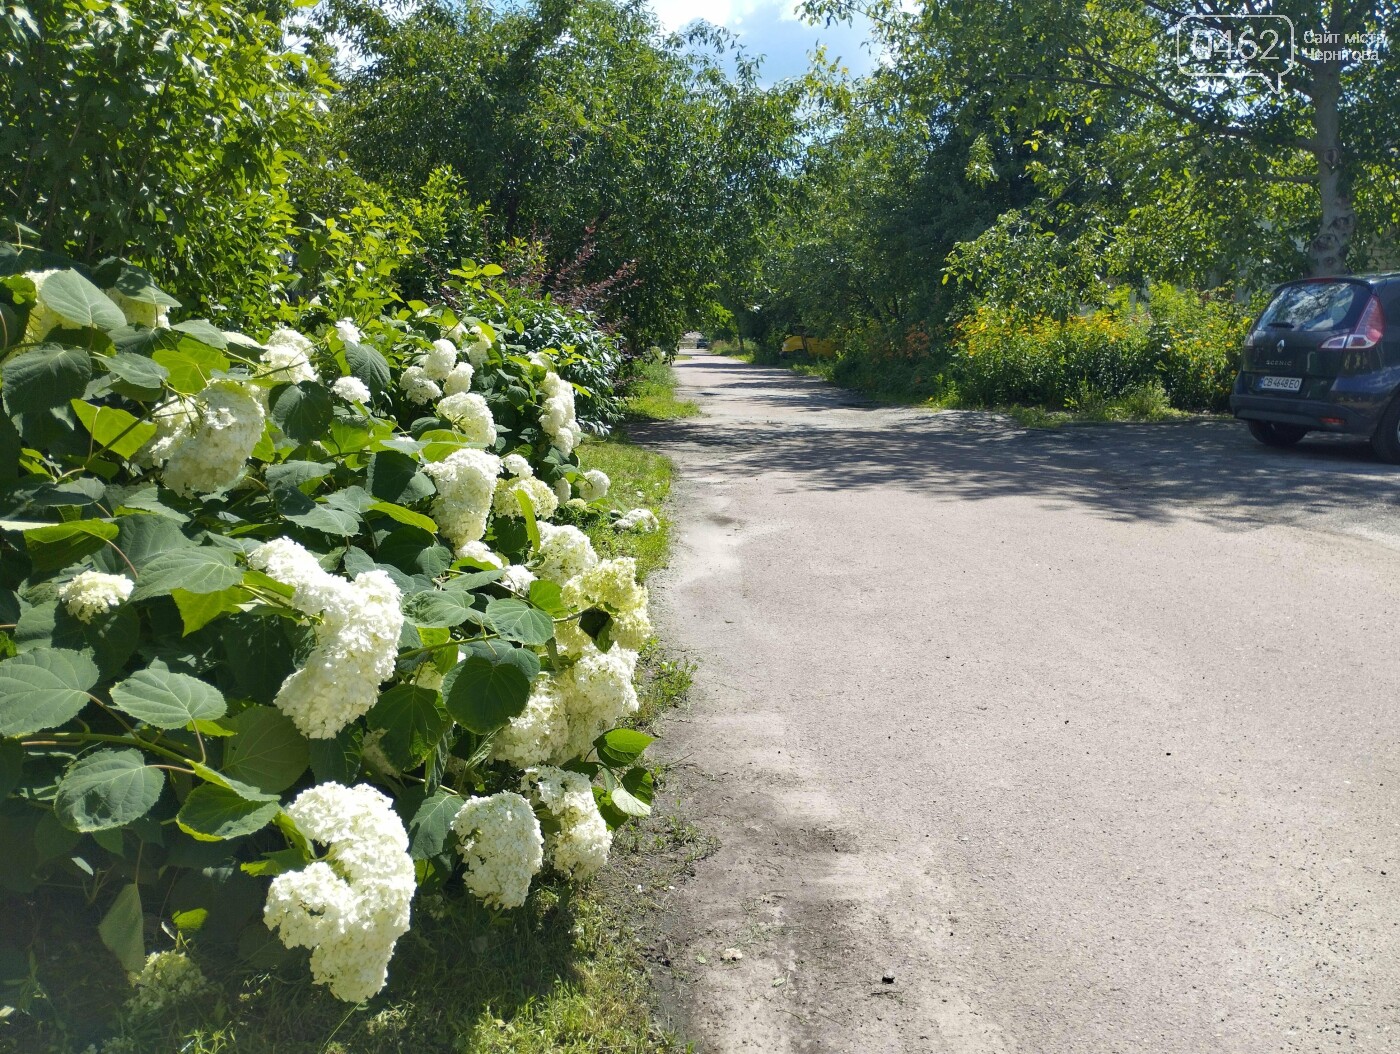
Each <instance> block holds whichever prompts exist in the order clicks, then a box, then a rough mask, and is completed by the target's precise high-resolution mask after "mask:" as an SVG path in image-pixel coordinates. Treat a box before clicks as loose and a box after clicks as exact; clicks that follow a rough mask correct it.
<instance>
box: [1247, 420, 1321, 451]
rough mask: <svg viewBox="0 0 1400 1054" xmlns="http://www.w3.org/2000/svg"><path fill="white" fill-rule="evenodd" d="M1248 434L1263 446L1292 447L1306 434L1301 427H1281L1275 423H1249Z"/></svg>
mask: <svg viewBox="0 0 1400 1054" xmlns="http://www.w3.org/2000/svg"><path fill="white" fill-rule="evenodd" d="M1249 434H1250V435H1252V436H1253V437H1254V438H1255V439H1257V440H1259V442H1261V443H1263V444H1264V445H1265V446H1279V447H1284V446H1294V445H1296V444H1297V442H1298V440H1300V439H1302V438H1303V436H1305V435H1307V434H1308V429H1306V428H1304V427H1303V426H1302V425H1283V424H1279V423H1278V422H1277V421H1250V422H1249Z"/></svg>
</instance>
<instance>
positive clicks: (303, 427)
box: [269, 381, 335, 443]
mask: <svg viewBox="0 0 1400 1054" xmlns="http://www.w3.org/2000/svg"><path fill="white" fill-rule="evenodd" d="M269 408H270V411H271V414H272V419H273V420H274V421H276V422H277V427H278V428H280V429H282V431H283V432H284V433H286V435H287V437H288V438H290V439H292V440H293V441H294V442H297V443H314V442H315V441H316V440H318V439H320V438H322V437H323V436H324V435H325V434H326V429H328V428H329V427H330V424H331V417H332V416H333V415H334V412H335V402H334V400H332V399H331V393H330V391H329V390H328V389H327V388H326V386H325V385H324V384H321V383H320V382H319V381H298V382H297V383H296V384H283V385H279V386H278V387H276V388H274V389H272V398H271V400H270V403H269Z"/></svg>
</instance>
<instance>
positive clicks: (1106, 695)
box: [644, 356, 1400, 1054]
mask: <svg viewBox="0 0 1400 1054" xmlns="http://www.w3.org/2000/svg"><path fill="white" fill-rule="evenodd" d="M677 372H678V374H679V376H680V378H681V384H682V385H683V388H684V392H683V394H684V395H687V396H689V397H691V398H694V399H696V400H697V401H698V402H699V403H700V405H701V407H702V408H703V410H704V412H705V415H706V416H703V417H699V418H694V419H690V420H685V421H679V422H675V423H672V424H666V425H658V426H656V427H655V428H653V429H651V430H650V431H649V432H648V433H647V435H646V436H645V437H644V439H645V441H647V442H649V443H651V444H653V445H655V446H656V447H657V448H659V449H661V450H663V451H664V452H665V453H667V454H669V455H670V456H671V457H673V458H674V459H675V461H676V463H677V466H678V487H677V490H676V492H675V494H676V497H675V507H674V509H673V516H674V517H675V519H676V521H677V525H678V544H677V551H676V555H675V559H674V561H673V565H672V568H671V569H670V571H669V572H668V573H667V575H666V577H664V578H663V579H662V580H661V581H660V583H659V585H658V586H657V587H656V588H655V589H654V596H655V600H654V606H655V608H656V610H657V612H658V616H659V622H660V625H661V628H662V632H663V636H664V637H665V638H666V639H667V640H668V642H670V643H671V644H672V645H673V646H674V647H677V648H679V649H680V650H682V651H684V652H685V653H687V654H689V655H690V656H691V657H693V658H694V659H695V660H696V661H697V662H698V663H699V671H698V673H697V684H698V688H697V693H696V698H695V703H694V706H693V708H692V709H691V711H690V712H689V713H687V714H683V715H680V716H677V717H675V718H673V719H672V720H670V721H669V722H668V723H667V725H666V726H665V728H664V736H665V739H664V743H663V744H659V745H658V746H660V747H661V749H662V751H663V756H664V757H665V758H667V759H669V760H670V761H671V762H672V764H673V768H672V771H671V775H670V777H669V779H668V781H667V786H668V798H667V800H666V802H665V803H664V808H665V809H668V810H669V809H678V810H680V811H681V812H682V813H683V814H684V815H687V816H689V817H690V818H691V819H693V820H694V821H695V822H696V823H697V824H698V825H699V826H700V827H701V828H702V829H703V830H706V831H708V832H710V833H712V834H714V835H716V836H717V837H718V838H719V839H720V840H721V842H722V847H721V848H720V850H719V851H718V852H717V853H716V854H715V855H713V856H712V857H710V858H709V859H707V860H705V861H703V862H702V863H701V864H700V865H699V867H698V874H697V875H696V876H695V878H694V879H693V880H690V881H687V882H685V883H682V884H680V885H679V886H678V887H677V888H676V889H675V890H674V891H673V892H670V893H668V894H666V897H665V900H664V903H663V908H664V910H663V911H662V912H661V913H660V915H659V918H658V925H659V926H660V927H661V930H662V936H661V937H660V938H658V953H657V958H658V960H660V961H664V962H668V963H669V964H670V965H669V968H662V967H658V972H657V983H658V984H659V985H660V986H661V988H662V989H663V992H669V994H670V997H671V998H672V999H673V1002H674V1005H675V1006H676V1007H677V1008H678V1009H677V1015H678V1016H677V1019H676V1020H677V1023H678V1024H679V1025H680V1026H681V1027H682V1028H683V1029H684V1031H685V1032H686V1033H687V1034H688V1035H689V1037H690V1038H692V1039H693V1040H694V1042H695V1043H696V1047H697V1049H698V1050H699V1051H702V1052H706V1054H710V1052H729V1051H753V1052H763V1054H781V1052H786V1051H798V1052H809V1051H813V1052H815V1051H821V1052H826V1051H850V1052H853V1054H865V1052H876V1054H880V1052H896V1051H899V1052H902V1051H911V1052H912V1051H920V1052H923V1051H929V1052H941V1051H956V1052H976V1054H982V1052H1021V1054H1110V1052H1130V1051H1131V1052H1138V1051H1141V1052H1153V1054H1207V1052H1217V1051H1219V1052H1231V1054H1234V1052H1242V1054H1243V1052H1255V1051H1259V1052H1264V1051H1270V1052H1272V1051H1376V1052H1381V1051H1400V899H1398V898H1397V893H1400V828H1398V827H1397V824H1400V809H1397V804H1400V705H1398V704H1400V663H1398V662H1397V658H1400V510H1397V499H1398V498H1400V470H1397V469H1395V468H1392V467H1389V466H1385V465H1381V464H1379V463H1377V462H1376V461H1374V460H1373V459H1372V457H1371V454H1370V453H1369V450H1368V449H1367V447H1366V446H1365V445H1364V444H1358V443H1354V442H1346V441H1339V440H1335V439H1330V438H1329V439H1323V440H1319V441H1313V440H1308V441H1305V443H1304V444H1303V445H1302V446H1301V447H1299V448H1298V449H1297V450H1296V451H1291V452H1279V451H1272V450H1267V449H1265V448H1263V447H1260V446H1257V445H1256V444H1255V443H1254V442H1253V441H1252V440H1251V439H1250V438H1249V436H1248V435H1247V433H1246V432H1245V430H1244V428H1243V426H1241V425H1237V424H1234V423H1233V422H1223V421H1212V422H1196V423H1189V424H1171V425H1157V426H1133V425H1119V426H1100V427H1082V428H1069V429H1063V430H1059V431H1026V430H1023V429H1020V428H1018V427H1016V426H1014V425H1012V424H1010V423H1009V422H1007V421H1005V420H1003V419H1000V418H997V417H993V416H990V415H982V414H971V413H946V414H931V413H927V412H923V411H917V410H908V409H890V408H873V407H868V406H863V405H861V404H860V402H859V401H858V400H856V399H855V398H854V397H852V396H849V395H848V394H846V393H843V392H840V391H838V390H837V389H834V388H831V387H829V386H826V385H823V384H821V383H819V382H816V381H811V380H806V379H803V378H800V377H796V376H794V375H792V374H791V373H789V372H787V371H784V370H775V369H764V368H760V367H752V366H746V365H743V364H740V363H736V362H733V361H732V360H726V359H722V358H717V357H713V356H696V357H694V358H691V359H689V360H684V361H681V362H680V363H678V365H677ZM736 951H737V952H738V953H739V955H740V956H741V957H738V958H736V957H735V955H734V952H736ZM886 977H889V978H892V981H889V982H887V981H886V980H885V978H886Z"/></svg>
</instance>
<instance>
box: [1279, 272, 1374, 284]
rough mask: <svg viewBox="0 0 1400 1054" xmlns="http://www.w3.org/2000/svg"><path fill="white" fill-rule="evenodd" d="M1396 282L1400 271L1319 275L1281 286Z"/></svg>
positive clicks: (1290, 281) (1293, 279)
mask: <svg viewBox="0 0 1400 1054" xmlns="http://www.w3.org/2000/svg"><path fill="white" fill-rule="evenodd" d="M1395 281H1400V271H1377V272H1373V273H1371V274H1326V275H1318V276H1317V277H1316V278H1292V279H1289V280H1288V281H1287V282H1280V283H1279V285H1280V286H1285V285H1307V284H1308V283H1309V282H1365V283H1367V284H1368V285H1378V284H1386V283H1389V282H1395Z"/></svg>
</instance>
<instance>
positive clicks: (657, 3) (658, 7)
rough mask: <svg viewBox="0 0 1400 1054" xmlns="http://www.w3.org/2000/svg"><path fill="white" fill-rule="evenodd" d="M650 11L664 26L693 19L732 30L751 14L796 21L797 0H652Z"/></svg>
mask: <svg viewBox="0 0 1400 1054" xmlns="http://www.w3.org/2000/svg"><path fill="white" fill-rule="evenodd" d="M651 6H652V10H654V11H655V12H656V17H657V18H659V19H661V24H662V25H663V26H665V27H666V28H667V29H680V28H681V27H682V26H688V25H690V23H692V22H695V21H705V22H713V23H714V24H715V25H717V26H729V27H730V28H731V29H732V28H734V27H736V26H739V25H742V24H743V23H744V20H745V19H748V18H751V17H752V16H754V15H762V14H776V15H777V16H778V17H779V18H781V19H783V20H784V21H792V22H795V21H798V20H799V16H798V13H797V6H798V0H651Z"/></svg>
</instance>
